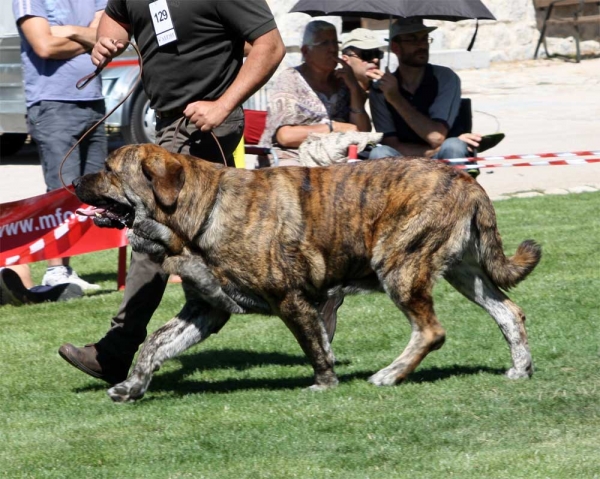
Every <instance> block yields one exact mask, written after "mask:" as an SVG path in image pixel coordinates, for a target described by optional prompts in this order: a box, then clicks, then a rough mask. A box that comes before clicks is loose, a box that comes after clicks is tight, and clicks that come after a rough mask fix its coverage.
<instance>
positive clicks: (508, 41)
mask: <svg viewBox="0 0 600 479" xmlns="http://www.w3.org/2000/svg"><path fill="white" fill-rule="evenodd" d="M296 1H297V0H270V1H269V4H270V6H271V9H272V10H273V13H274V14H275V17H276V19H277V23H278V25H279V28H280V30H281V32H282V35H283V37H284V41H285V42H286V45H288V46H289V47H292V51H293V47H294V46H297V45H298V44H299V42H300V39H301V37H302V31H303V30H304V26H305V25H306V23H307V22H309V21H310V20H311V19H312V18H311V17H309V16H308V15H304V14H301V13H292V14H290V13H288V12H289V10H290V9H291V8H292V7H293V6H294V5H295V3H296ZM440 1H450V0H440ZM483 2H484V4H485V5H486V6H487V7H488V9H489V10H490V11H491V12H492V13H493V14H494V16H495V17H496V21H487V20H484V21H480V22H479V32H478V34H477V40H476V42H475V46H474V50H478V51H481V52H486V54H487V55H489V60H491V61H493V62H501V61H515V60H528V59H531V58H533V53H534V50H535V46H536V44H537V41H538V38H539V35H540V31H539V28H540V27H541V20H540V18H541V14H540V13H538V14H537V17H536V12H535V8H534V6H533V0H483ZM323 19H325V20H328V21H330V22H331V23H333V24H335V25H336V27H337V28H338V32H341V30H342V20H341V18H339V17H323ZM427 23H428V24H431V25H437V26H438V27H439V28H438V30H436V32H434V33H435V34H436V35H435V42H434V43H433V45H432V52H435V51H439V50H441V51H445V50H451V51H452V50H462V51H464V50H466V48H467V46H468V45H469V42H470V41H471V38H472V36H473V32H474V29H475V21H473V20H465V21H461V22H457V23H453V22H436V21H427ZM385 24H386V22H383V24H382V23H381V22H380V23H378V26H379V27H380V28H381V27H382V26H383V28H385ZM599 30H600V29H599V28H598V26H597V25H590V26H588V27H586V28H585V30H584V35H583V39H584V40H587V41H585V42H583V44H582V48H583V52H584V53H597V54H598V53H600V44H599V43H598V41H597V40H598V37H599V36H600V31H599ZM548 33H549V34H550V35H551V37H550V38H549V41H548V44H549V47H550V48H551V52H552V53H562V54H574V53H575V46H574V40H573V37H572V35H573V29H572V28H570V27H564V28H562V29H557V28H553V29H552V30H551V31H549V32H548ZM381 34H382V36H383V35H385V31H382V32H381ZM554 35H557V36H554ZM541 55H542V56H543V48H542V49H541ZM297 58H298V57H297V56H296V57H293V56H291V57H290V60H293V61H296V62H297Z"/></svg>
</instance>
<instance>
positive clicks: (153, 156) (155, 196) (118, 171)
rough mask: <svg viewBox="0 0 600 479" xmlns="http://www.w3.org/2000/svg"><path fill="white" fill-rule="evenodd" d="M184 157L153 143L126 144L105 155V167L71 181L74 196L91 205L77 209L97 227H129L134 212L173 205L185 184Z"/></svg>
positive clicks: (155, 209) (164, 209) (154, 209)
mask: <svg viewBox="0 0 600 479" xmlns="http://www.w3.org/2000/svg"><path fill="white" fill-rule="evenodd" d="M183 159H184V157H182V156H181V155H173V154H171V153H169V152H168V151H167V150H165V149H164V148H161V147H159V146H156V145H152V144H146V145H129V146H124V147H121V148H119V149H118V150H115V151H114V152H113V153H111V154H110V156H109V157H108V158H107V160H106V162H105V169H104V171H101V172H99V173H92V174H89V175H85V176H83V177H81V178H79V179H77V180H75V181H74V182H73V184H74V186H75V193H76V194H77V197H78V198H79V199H80V200H81V201H83V202H84V203H87V204H89V205H91V206H94V207H95V208H93V209H91V210H85V211H79V213H80V214H85V215H87V216H92V217H93V219H94V223H95V224H96V225H98V226H102V227H109V228H119V229H121V228H124V227H128V228H131V226H132V225H133V221H134V219H135V215H136V212H140V211H144V212H147V211H153V212H156V211H165V212H166V213H167V214H168V212H169V211H170V210H173V208H174V207H175V206H176V204H177V198H178V197H179V193H180V192H181V189H182V188H183V185H184V183H185V171H184V165H183V163H182V161H183Z"/></svg>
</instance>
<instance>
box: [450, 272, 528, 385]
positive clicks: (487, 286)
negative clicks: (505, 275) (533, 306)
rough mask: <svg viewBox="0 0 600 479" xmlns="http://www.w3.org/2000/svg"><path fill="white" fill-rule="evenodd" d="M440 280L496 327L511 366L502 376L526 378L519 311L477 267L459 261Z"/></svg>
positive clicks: (524, 338)
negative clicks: (485, 312)
mask: <svg viewBox="0 0 600 479" xmlns="http://www.w3.org/2000/svg"><path fill="white" fill-rule="evenodd" d="M444 277H445V278H446V280H447V281H448V282H449V283H450V284H451V285H452V286H453V287H454V288H455V289H456V290H457V291H459V292H460V293H462V294H463V295H464V296H465V297H467V298H468V299H470V300H471V301H473V302H474V303H475V304H477V305H479V306H481V307H482V308H483V309H485V310H486V311H487V312H488V313H489V314H490V316H492V318H494V321H496V323H497V324H498V326H499V327H500V330H501V331H502V334H503V335H504V338H505V339H506V342H507V343H508V346H509V348H510V354H511V356H512V363H513V366H512V368H510V369H509V370H508V371H507V372H506V375H507V376H508V377H509V378H511V379H518V378H528V377H530V376H531V375H532V374H533V362H532V359H531V352H530V351H529V344H528V341H527V331H526V330H525V314H524V313H523V311H522V310H521V308H519V306H517V305H516V304H515V303H513V302H512V301H511V300H510V299H509V298H508V296H506V295H505V294H504V293H503V292H502V291H501V290H500V289H499V288H498V287H497V286H496V285H495V284H494V283H493V282H492V280H491V279H490V278H489V276H487V275H486V274H485V272H484V271H483V270H482V269H481V268H480V267H479V265H477V264H473V263H471V262H467V261H463V262H462V263H460V264H458V265H455V266H453V267H452V268H451V269H450V270H448V271H446V273H445V274H444Z"/></svg>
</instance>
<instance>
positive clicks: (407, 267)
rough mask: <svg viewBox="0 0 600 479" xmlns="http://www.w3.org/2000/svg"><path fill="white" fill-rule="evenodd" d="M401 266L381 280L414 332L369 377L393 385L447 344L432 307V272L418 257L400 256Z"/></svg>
mask: <svg viewBox="0 0 600 479" xmlns="http://www.w3.org/2000/svg"><path fill="white" fill-rule="evenodd" d="M397 261H398V262H399V263H400V264H403V265H402V266H401V267H398V268H392V269H391V273H389V274H388V275H387V276H386V277H385V278H384V280H383V281H382V283H383V285H384V289H385V291H386V292H387V293H388V295H389V296H390V298H391V299H392V301H394V303H395V304H396V306H398V307H399V308H400V309H401V310H402V312H403V313H404V314H405V315H406V317H407V318H408V320H409V322H410V324H411V327H412V334H411V336H410V340H409V342H408V345H407V346H406V348H405V349H404V351H403V352H402V354H401V355H400V356H398V357H397V358H396V359H395V360H394V361H393V362H392V363H391V364H390V365H389V366H387V367H385V368H383V369H382V370H380V371H378V372H377V373H375V374H373V375H372V376H371V377H370V378H369V382H371V383H373V384H375V385H377V386H392V385H394V384H396V383H398V382H401V381H403V380H404V379H406V377H407V376H408V375H409V374H410V373H411V372H413V371H414V370H415V369H416V367H417V366H418V365H419V364H420V363H421V361H422V360H423V358H425V356H427V354H429V353H430V352H431V351H434V350H436V349H439V348H441V347H442V345H443V344H444V341H445V339H446V332H445V331H444V328H443V327H442V325H441V324H440V323H439V321H438V320H437V318H436V315H435V311H434V309H433V298H432V295H431V290H432V288H433V272H432V271H430V266H429V265H425V264H423V265H419V264H416V263H415V262H412V261H417V260H416V259H415V258H412V261H411V259H408V258H406V259H398V260H397Z"/></svg>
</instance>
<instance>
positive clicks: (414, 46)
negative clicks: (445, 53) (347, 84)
mask: <svg viewBox="0 0 600 479" xmlns="http://www.w3.org/2000/svg"><path fill="white" fill-rule="evenodd" d="M436 28H437V27H427V26H425V25H424V24H423V21H422V20H419V19H415V18H401V19H398V20H397V21H396V22H395V23H394V24H393V25H392V28H391V32H390V37H391V40H392V43H391V49H392V52H393V53H394V54H395V55H396V56H397V57H398V64H399V66H398V69H397V70H396V71H395V72H394V73H390V72H389V71H386V72H385V73H383V72H381V71H379V70H370V71H368V72H367V75H368V76H369V77H370V78H372V79H374V80H377V88H372V89H371V92H370V95H369V99H370V103H371V112H372V114H373V123H374V124H375V129H376V130H377V131H379V132H382V133H383V146H379V147H377V148H374V149H373V150H372V151H371V154H370V156H369V158H370V159H375V158H383V157H386V156H425V157H429V158H434V159H442V158H465V157H469V156H473V148H477V147H478V146H479V142H480V141H481V135H479V134H477V133H465V132H464V131H459V130H460V125H458V124H457V122H456V119H457V116H458V111H459V107H460V100H461V90H460V79H459V77H458V75H456V73H454V72H453V71H452V70H451V69H450V68H446V67H442V66H438V65H432V64H430V63H429V44H430V43H431V42H432V41H433V39H432V38H431V37H429V33H430V32H432V31H433V30H435V29H436ZM475 171H476V172H477V173H478V170H475Z"/></svg>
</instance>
